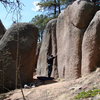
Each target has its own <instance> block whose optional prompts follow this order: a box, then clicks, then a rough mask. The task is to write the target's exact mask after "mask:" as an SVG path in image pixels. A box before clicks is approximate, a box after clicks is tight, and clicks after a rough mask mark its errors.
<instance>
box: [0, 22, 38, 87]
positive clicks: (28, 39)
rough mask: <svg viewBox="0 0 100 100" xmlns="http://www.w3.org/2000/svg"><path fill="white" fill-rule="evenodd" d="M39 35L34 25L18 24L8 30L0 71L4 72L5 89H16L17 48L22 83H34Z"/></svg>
mask: <svg viewBox="0 0 100 100" xmlns="http://www.w3.org/2000/svg"><path fill="white" fill-rule="evenodd" d="M18 34H19V38H18ZM37 34H38V29H37V28H36V27H35V26H34V25H33V24H28V23H18V24H14V25H13V26H12V27H11V28H10V29H8V30H7V32H6V33H5V35H4V36H3V38H2V39H1V41H0V60H1V62H0V69H2V70H3V73H2V75H1V78H2V79H3V84H4V87H6V88H8V89H14V88H15V82H16V59H17V57H16V55H17V47H18V48H19V50H18V55H19V61H18V62H19V66H18V69H19V71H20V77H21V83H22V84H25V83H29V82H31V81H32V77H33V71H34V70H35V67H36V66H35V65H34V64H35V62H34V61H35V57H36V46H37ZM17 40H19V42H17ZM18 83H19V81H18Z"/></svg>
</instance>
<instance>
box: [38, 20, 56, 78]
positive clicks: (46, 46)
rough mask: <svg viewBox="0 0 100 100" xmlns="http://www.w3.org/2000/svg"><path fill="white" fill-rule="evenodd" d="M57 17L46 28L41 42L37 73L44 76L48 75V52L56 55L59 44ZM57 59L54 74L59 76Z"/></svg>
mask: <svg viewBox="0 0 100 100" xmlns="http://www.w3.org/2000/svg"><path fill="white" fill-rule="evenodd" d="M56 21H57V20H56V19H53V20H51V21H50V22H49V23H48V24H47V26H46V28H45V30H44V35H43V40H42V44H41V49H40V53H39V58H38V63H37V74H38V75H42V76H47V75H48V74H47V73H48V71H47V54H53V55H56V52H57V47H56V46H57V44H56ZM56 60H57V59H55V60H54V64H53V72H52V76H53V77H57V68H56V67H57V62H56Z"/></svg>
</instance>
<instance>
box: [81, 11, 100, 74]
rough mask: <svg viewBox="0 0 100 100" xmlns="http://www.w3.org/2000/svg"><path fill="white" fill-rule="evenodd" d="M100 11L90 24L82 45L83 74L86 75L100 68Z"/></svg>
mask: <svg viewBox="0 0 100 100" xmlns="http://www.w3.org/2000/svg"><path fill="white" fill-rule="evenodd" d="M99 56H100V11H98V12H97V13H96V15H95V16H94V18H93V19H92V21H91V23H90V24H89V26H88V28H87V30H86V32H85V34H84V38H83V43H82V74H83V75H86V74H88V73H90V72H92V71H94V70H95V69H96V68H97V67H100V58H99Z"/></svg>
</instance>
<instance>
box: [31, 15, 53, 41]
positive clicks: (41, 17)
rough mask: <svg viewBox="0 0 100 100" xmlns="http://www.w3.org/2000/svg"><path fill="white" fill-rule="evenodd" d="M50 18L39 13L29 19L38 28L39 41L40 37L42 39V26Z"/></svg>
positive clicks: (43, 26)
mask: <svg viewBox="0 0 100 100" xmlns="http://www.w3.org/2000/svg"><path fill="white" fill-rule="evenodd" d="M51 19H52V18H51V17H48V16H46V15H43V14H41V15H37V16H35V17H34V18H33V19H32V20H31V22H32V23H33V24H34V25H35V26H37V27H38V29H39V41H41V39H42V35H43V31H44V28H45V26H46V24H47V22H48V21H49V20H51Z"/></svg>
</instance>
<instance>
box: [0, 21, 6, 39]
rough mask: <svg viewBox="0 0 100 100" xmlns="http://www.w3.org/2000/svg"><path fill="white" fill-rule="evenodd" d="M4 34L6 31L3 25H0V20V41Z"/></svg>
mask: <svg viewBox="0 0 100 100" xmlns="http://www.w3.org/2000/svg"><path fill="white" fill-rule="evenodd" d="M5 32H6V29H5V27H4V25H3V24H2V21H1V20H0V39H1V38H2V36H3V35H4V33H5Z"/></svg>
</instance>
